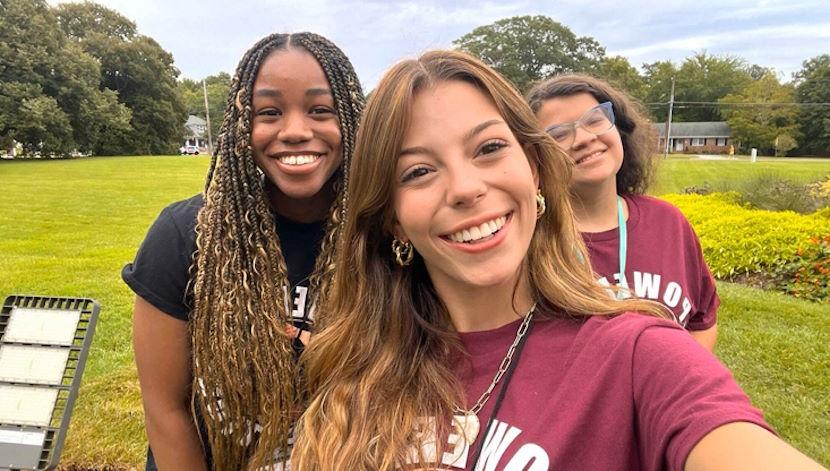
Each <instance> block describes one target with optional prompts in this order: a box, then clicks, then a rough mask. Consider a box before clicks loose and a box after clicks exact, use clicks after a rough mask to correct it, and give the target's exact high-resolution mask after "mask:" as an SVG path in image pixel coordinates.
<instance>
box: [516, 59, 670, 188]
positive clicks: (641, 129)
mask: <svg viewBox="0 0 830 471" xmlns="http://www.w3.org/2000/svg"><path fill="white" fill-rule="evenodd" d="M578 93H587V94H589V95H591V96H593V97H594V99H595V100H597V101H598V102H600V103H603V102H606V101H610V102H611V104H612V105H613V107H614V118H616V121H615V125H616V126H617V130H618V131H619V132H620V137H621V138H622V145H623V162H622V166H621V167H620V170H619V171H618V172H617V192H618V193H619V194H643V193H645V192H646V191H647V190H648V187H649V186H650V185H651V182H652V180H653V178H654V168H655V160H654V155H655V152H656V151H657V133H656V131H655V130H654V128H653V127H652V125H651V121H649V120H648V118H646V115H647V114H646V113H645V110H644V109H643V107H642V105H641V104H640V103H639V102H638V101H637V100H635V99H633V98H631V97H630V96H629V95H628V94H626V93H625V92H623V91H621V90H617V89H616V88H614V87H613V86H611V84H609V83H608V82H606V81H604V80H600V79H598V78H596V77H591V76H590V75H584V74H566V75H558V76H555V77H553V78H550V79H547V80H545V81H543V82H540V83H538V84H536V85H534V86H533V87H532V88H531V89H530V91H529V92H527V101H528V103H529V104H530V108H531V109H532V110H533V112H534V113H537V112H539V109H541V108H542V105H543V104H544V103H545V101H547V100H551V99H553V98H557V97H567V96H571V95H576V94H578Z"/></svg>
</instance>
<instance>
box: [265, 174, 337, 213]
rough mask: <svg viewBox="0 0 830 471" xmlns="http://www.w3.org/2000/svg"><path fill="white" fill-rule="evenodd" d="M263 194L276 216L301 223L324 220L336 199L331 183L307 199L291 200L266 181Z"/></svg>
mask: <svg viewBox="0 0 830 471" xmlns="http://www.w3.org/2000/svg"><path fill="white" fill-rule="evenodd" d="M265 194H266V195H267V196H268V201H269V202H270V203H271V208H273V209H274V211H276V212H277V214H279V215H281V216H283V217H286V218H288V219H290V220H292V221H296V222H302V223H308V222H316V221H322V220H323V219H326V217H328V215H329V212H330V211H331V205H332V203H333V202H334V198H335V197H336V194H335V192H334V186H333V185H332V184H331V182H329V183H326V184H325V185H324V186H323V188H321V189H320V191H318V192H317V193H315V194H313V195H312V196H309V197H308V198H291V197H289V196H288V195H286V194H285V193H283V192H282V190H280V189H279V187H277V186H276V185H274V184H272V183H271V182H269V181H266V183H265Z"/></svg>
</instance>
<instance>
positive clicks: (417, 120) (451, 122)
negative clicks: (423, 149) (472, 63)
mask: <svg viewBox="0 0 830 471" xmlns="http://www.w3.org/2000/svg"><path fill="white" fill-rule="evenodd" d="M494 118H499V119H501V114H500V113H499V110H498V108H496V105H495V103H494V102H493V101H492V100H491V99H490V98H489V97H488V96H486V95H485V94H484V93H482V92H481V91H480V90H479V89H478V88H477V87H475V86H474V85H472V84H469V83H467V82H462V81H457V80H455V81H449V82H439V83H437V84H435V85H432V86H430V87H428V88H426V89H424V90H421V91H419V92H418V93H417V94H416V95H415V97H414V100H413V102H412V107H411V112H410V120H409V127H408V129H407V132H406V133H405V138H404V142H406V141H408V140H411V139H413V138H416V137H418V136H420V135H423V134H442V135H443V136H445V137H449V136H452V135H455V134H456V133H458V132H462V133H466V132H467V131H469V129H470V127H472V126H476V125H478V124H480V123H481V122H483V121H487V120H490V119H494Z"/></svg>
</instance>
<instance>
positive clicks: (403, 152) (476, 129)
mask: <svg viewBox="0 0 830 471" xmlns="http://www.w3.org/2000/svg"><path fill="white" fill-rule="evenodd" d="M503 123H504V121H502V120H500V119H495V118H494V119H491V120H489V121H485V122H483V123H481V124H479V125H477V126H476V127H474V128H473V129H471V130H470V131H469V132H467V133H466V134H464V141H465V142H466V141H469V140H471V139H472V138H474V137H476V135H477V134H479V133H481V132H482V131H484V130H485V129H487V128H489V127H490V126H493V125H495V124H503ZM411 154H432V151H431V150H430V149H428V148H426V147H423V146H415V147H407V148H406V149H401V152H400V153H399V154H398V157H403V156H405V155H411Z"/></svg>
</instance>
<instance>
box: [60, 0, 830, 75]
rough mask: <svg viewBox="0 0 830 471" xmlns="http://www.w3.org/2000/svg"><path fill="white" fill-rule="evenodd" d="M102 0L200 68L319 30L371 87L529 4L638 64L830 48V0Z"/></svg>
mask: <svg viewBox="0 0 830 471" xmlns="http://www.w3.org/2000/svg"><path fill="white" fill-rule="evenodd" d="M95 1H97V3H101V4H103V5H106V6H108V7H110V8H112V9H114V10H117V11H118V12H120V13H121V14H123V15H124V16H126V17H128V18H130V19H131V20H133V21H135V22H136V24H137V25H138V31H139V32H140V33H141V34H145V35H147V36H150V37H152V38H154V39H155V40H156V41H158V42H159V44H161V46H162V47H163V48H164V49H166V50H167V51H169V52H171V53H172V54H173V57H174V58H175V62H176V66H177V67H178V68H179V70H180V71H181V72H182V76H184V77H189V78H194V79H201V78H203V77H205V76H207V75H211V74H214V73H217V72H220V71H225V72H228V73H231V74H232V73H233V71H234V70H235V68H236V64H237V62H238V60H239V59H240V57H241V56H242V54H243V53H244V52H245V50H246V49H247V48H248V47H250V46H251V45H252V44H253V43H254V42H256V40H258V39H259V38H261V37H262V36H265V35H267V34H269V33H272V32H295V31H313V32H316V33H320V34H322V35H324V36H326V37H328V38H329V39H331V40H333V41H334V42H335V43H336V44H337V45H338V46H340V47H341V48H342V49H343V50H344V51H345V52H346V54H347V55H348V56H349V57H350V58H351V59H352V62H353V63H354V65H355V68H356V69H357V73H358V75H359V76H360V78H361V80H362V81H363V84H364V87H365V88H366V89H367V90H369V89H371V88H372V87H373V86H374V85H375V84H376V83H377V82H378V80H379V79H380V77H381V75H382V74H383V72H384V71H385V70H386V69H387V68H388V67H389V66H390V65H391V64H392V63H394V62H395V61H396V60H398V59H400V58H403V57H412V56H415V55H417V54H418V53H420V52H422V51H425V50H427V49H434V48H446V47H450V46H451V44H452V41H453V40H454V39H457V38H459V37H461V36H462V35H464V34H466V33H468V32H470V31H472V30H473V28H475V27H477V26H481V25H486V24H489V23H492V22H494V21H496V20H499V19H502V18H507V17H511V16H517V15H530V14H542V15H547V16H549V17H551V18H553V19H554V20H555V21H558V22H560V23H562V24H564V25H566V26H568V27H569V28H570V29H571V30H572V31H573V32H574V33H575V34H576V35H578V36H591V37H593V38H594V39H596V40H597V41H599V42H600V44H602V45H603V46H604V47H605V48H606V50H607V54H608V55H623V56H625V57H627V58H628V59H629V61H630V62H631V63H632V64H633V65H634V66H635V67H639V66H641V65H642V64H643V63H648V62H653V61H656V60H663V59H671V60H673V61H675V62H677V63H679V62H681V61H682V60H683V59H684V58H685V57H687V56H689V55H691V54H692V53H694V52H699V51H704V50H705V51H707V52H709V53H713V54H732V55H737V56H740V57H743V58H744V59H746V60H747V61H749V62H751V63H756V64H759V65H763V66H767V67H774V68H775V69H776V70H778V71H779V72H781V73H782V74H783V77H782V78H783V79H785V80H789V79H790V78H791V75H792V73H793V72H796V71H797V70H798V69H800V68H801V63H802V62H803V61H804V60H805V59H808V58H811V57H814V56H816V55H818V54H830V7H828V3H827V0H783V1H782V0H762V1H756V2H750V1H737V0H695V1H688V0H682V1H669V0H662V1H656V0H634V1H626V2H620V1H619V0H593V1H592V0H581V1H578V2H577V1H573V0H556V1H554V0H548V1H511V0H502V1H495V2H491V1H485V0H475V1H471V0H462V1H438V0H419V1H409V0H390V1H379V0H375V1H359V0H342V1H327V0H293V1H283V0H251V1H236V2H230V1H227V2H224V1H218V0H182V1H177V0H95ZM50 3H52V4H55V3H60V1H59V0H50Z"/></svg>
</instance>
